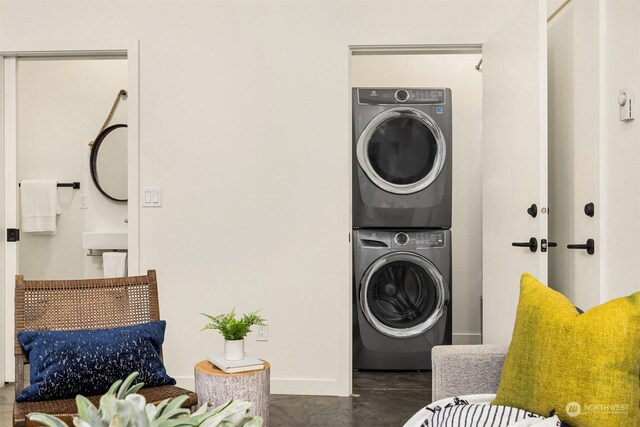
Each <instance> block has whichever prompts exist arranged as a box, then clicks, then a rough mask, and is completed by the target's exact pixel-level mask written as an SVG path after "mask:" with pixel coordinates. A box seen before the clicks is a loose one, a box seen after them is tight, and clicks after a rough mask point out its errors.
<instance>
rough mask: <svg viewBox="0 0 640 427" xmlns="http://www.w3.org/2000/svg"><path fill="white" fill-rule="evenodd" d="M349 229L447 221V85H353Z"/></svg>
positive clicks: (429, 225) (437, 225)
mask: <svg viewBox="0 0 640 427" xmlns="http://www.w3.org/2000/svg"><path fill="white" fill-rule="evenodd" d="M352 97H353V109H352V110H353V161H352V163H353V179H352V181H353V227H354V228H367V227H369V228H376V227H396V228H408V227H414V228H450V227H451V106H452V104H451V89H445V88H440V89H439V88H421V89H397V88H394V89H389V88H366V89H365V88H355V89H353V92H352Z"/></svg>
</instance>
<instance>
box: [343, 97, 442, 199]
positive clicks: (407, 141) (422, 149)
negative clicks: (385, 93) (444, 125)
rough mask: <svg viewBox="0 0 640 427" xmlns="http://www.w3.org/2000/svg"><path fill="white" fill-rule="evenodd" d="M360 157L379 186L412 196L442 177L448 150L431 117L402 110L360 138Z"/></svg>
mask: <svg viewBox="0 0 640 427" xmlns="http://www.w3.org/2000/svg"><path fill="white" fill-rule="evenodd" d="M356 156H357V157H358V163H359V164H360V167H361V168H362V170H364V172H365V174H367V176H368V177H369V179H370V180H371V181H372V182H373V183H374V184H375V185H376V186H378V187H380V188H381V189H383V190H385V191H388V192H390V193H395V194H411V193H415V192H418V191H420V190H423V189H425V188H427V187H428V186H429V185H431V184H432V183H433V181H435V180H436V178H438V175H439V174H440V172H441V171H442V168H443V167H444V161H445V159H446V156H447V147H446V144H445V141H444V135H443V134H442V130H441V129H440V128H439V127H438V125H437V124H436V122H435V121H434V120H433V119H432V118H431V117H429V116H428V115H427V114H425V113H424V112H422V111H420V110H417V109H415V108H411V107H398V108H392V109H389V110H386V111H384V112H382V113H380V114H378V115H377V116H375V117H374V118H373V120H371V121H370V122H369V124H368V125H367V127H366V128H365V129H364V131H363V132H362V134H361V135H360V138H359V139H358V144H357V146H356Z"/></svg>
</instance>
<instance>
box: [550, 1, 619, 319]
mask: <svg viewBox="0 0 640 427" xmlns="http://www.w3.org/2000/svg"><path fill="white" fill-rule="evenodd" d="M599 8H600V5H598V3H596V2H572V3H569V4H568V5H567V6H566V7H565V8H564V9H563V10H562V11H561V12H560V13H558V14H557V15H555V17H554V18H553V19H552V20H551V21H550V22H549V30H548V37H549V40H548V52H549V58H548V70H549V91H548V93H549V207H550V210H549V237H550V238H551V239H552V240H555V241H557V242H558V245H559V247H558V248H557V249H555V250H550V251H549V286H551V287H552V288H554V289H556V290H558V291H560V292H561V293H562V294H563V295H565V296H566V297H567V298H569V299H570V300H571V301H572V302H573V303H574V304H575V305H576V306H577V307H580V308H581V309H583V310H588V309H590V308H592V307H594V306H596V305H598V304H600V268H601V267H600V254H601V248H600V245H599V243H600V242H601V240H600V233H599V230H600V218H601V215H600V206H601V205H600V199H599V193H600V171H601V167H600V155H599V146H600V128H601V125H600V123H604V120H601V119H600V108H601V103H600V102H598V98H599V96H600V90H599V87H600V86H599V80H600V77H601V74H600V73H601V70H600V67H599V60H600V57H601V55H602V52H599V49H600V47H599V37H601V35H600V34H601V31H602V30H601V29H600V30H599ZM613 105H614V107H615V104H613ZM590 204H591V205H592V206H593V209H592V210H590V208H589V205H590ZM587 239H592V240H593V241H594V251H593V253H591V254H590V253H588V252H587V251H586V250H584V249H578V250H568V249H567V245H568V244H584V243H586V242H587Z"/></svg>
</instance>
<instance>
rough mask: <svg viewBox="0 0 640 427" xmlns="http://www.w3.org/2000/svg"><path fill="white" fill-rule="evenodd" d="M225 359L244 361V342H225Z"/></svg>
mask: <svg viewBox="0 0 640 427" xmlns="http://www.w3.org/2000/svg"><path fill="white" fill-rule="evenodd" d="M224 358H225V359H227V360H242V359H244V340H243V339H242V340H233V341H227V340H224Z"/></svg>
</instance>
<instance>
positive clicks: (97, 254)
mask: <svg viewBox="0 0 640 427" xmlns="http://www.w3.org/2000/svg"><path fill="white" fill-rule="evenodd" d="M94 251H100V252H94ZM103 252H128V251H127V250H126V249H89V252H87V256H102V253H103Z"/></svg>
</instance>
